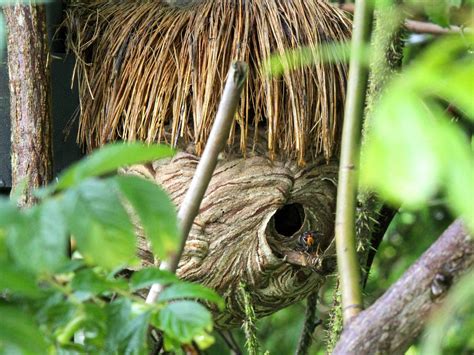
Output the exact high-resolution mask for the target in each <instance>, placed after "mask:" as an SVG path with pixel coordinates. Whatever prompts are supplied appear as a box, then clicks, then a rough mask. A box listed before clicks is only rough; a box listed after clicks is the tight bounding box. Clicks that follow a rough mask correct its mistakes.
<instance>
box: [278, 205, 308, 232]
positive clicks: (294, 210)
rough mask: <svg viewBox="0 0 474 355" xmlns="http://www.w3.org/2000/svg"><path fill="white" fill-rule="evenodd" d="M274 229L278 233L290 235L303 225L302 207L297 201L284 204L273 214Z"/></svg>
mask: <svg viewBox="0 0 474 355" xmlns="http://www.w3.org/2000/svg"><path fill="white" fill-rule="evenodd" d="M273 220H274V222H275V230H276V231H277V233H278V234H281V235H284V236H285V237H291V236H292V235H293V234H295V233H296V232H298V230H299V229H300V228H301V226H302V225H303V221H304V209H303V206H301V205H300V204H299V203H291V204H289V205H285V206H283V207H282V208H280V209H279V210H278V211H276V213H275V215H274V216H273Z"/></svg>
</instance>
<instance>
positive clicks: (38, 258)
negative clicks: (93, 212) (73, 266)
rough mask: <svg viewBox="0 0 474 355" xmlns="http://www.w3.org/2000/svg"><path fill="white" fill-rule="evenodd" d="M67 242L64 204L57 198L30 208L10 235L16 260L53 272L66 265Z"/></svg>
mask: <svg viewBox="0 0 474 355" xmlns="http://www.w3.org/2000/svg"><path fill="white" fill-rule="evenodd" d="M67 243H68V239H67V228H66V223H65V219H64V216H63V211H62V207H61V205H60V203H59V202H58V201H57V200H55V199H52V200H48V201H46V202H44V203H43V204H41V205H37V206H34V207H32V208H30V209H29V210H26V211H25V213H24V215H23V216H22V218H21V220H19V221H17V222H16V224H15V225H13V226H12V227H11V229H10V233H9V235H8V238H7V245H8V248H9V250H10V253H11V255H12V256H13V258H14V259H15V261H16V262H18V264H19V265H20V266H22V267H24V268H26V269H28V270H30V271H33V272H36V273H41V272H53V271H55V270H57V269H58V268H59V267H60V266H61V265H63V264H64V263H65V262H66V260H67Z"/></svg>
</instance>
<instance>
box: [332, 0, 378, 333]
mask: <svg viewBox="0 0 474 355" xmlns="http://www.w3.org/2000/svg"><path fill="white" fill-rule="evenodd" d="M371 3H372V1H370V0H367V1H366V0H356V3H355V13H354V24H353V35H352V44H351V53H352V55H351V60H350V66H349V80H348V84H347V98H346V105H345V113H344V126H343V130H342V142H341V158H340V165H339V183H338V188H337V206H336V224H335V238H336V250H337V264H338V270H339V275H340V279H341V291H342V309H343V319H344V324H347V322H348V321H349V320H350V319H351V318H352V317H353V316H355V315H357V314H358V313H359V312H360V311H361V309H362V292H361V283H360V279H361V276H360V265H359V261H358V257H357V251H356V237H355V208H356V195H357V186H358V176H357V170H358V164H359V154H360V141H361V131H362V118H363V114H364V103H365V95H366V89H367V81H368V80H367V79H368V71H369V70H368V67H367V66H366V65H365V64H364V62H363V61H362V58H361V55H359V54H357V53H358V52H359V51H360V48H363V46H366V45H367V44H368V43H369V42H370V35H371V31H372V24H373V21H372V20H373V7H372V4H371Z"/></svg>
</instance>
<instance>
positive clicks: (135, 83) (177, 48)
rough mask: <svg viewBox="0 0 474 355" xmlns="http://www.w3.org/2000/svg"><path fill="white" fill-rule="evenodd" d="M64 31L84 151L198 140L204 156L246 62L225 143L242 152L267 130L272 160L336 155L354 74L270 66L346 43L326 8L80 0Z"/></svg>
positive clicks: (276, 2)
mask: <svg viewBox="0 0 474 355" xmlns="http://www.w3.org/2000/svg"><path fill="white" fill-rule="evenodd" d="M67 26H68V28H69V39H68V42H69V47H70V48H71V49H72V50H73V52H74V53H75V54H76V55H77V66H76V74H77V77H78V79H79V85H80V97H81V104H80V105H81V118H80V131H79V141H80V142H81V143H83V144H84V145H85V146H86V148H87V149H92V148H95V147H97V146H100V145H102V144H104V143H106V142H107V141H110V140H117V139H123V140H135V139H140V140H143V141H146V142H166V143H170V144H173V145H177V144H178V142H183V143H194V145H195V151H196V153H197V154H200V152H201V151H202V149H203V146H204V144H205V142H206V139H207V137H208V135H209V132H210V129H211V126H212V122H213V120H214V116H215V113H216V110H217V106H218V102H219V99H220V93H221V92H222V89H223V85H224V82H225V75H226V73H227V70H228V69H229V66H230V64H231V62H232V61H234V60H243V61H245V62H247V63H248V64H249V80H248V82H247V84H246V87H245V88H244V92H243V95H242V101H241V105H240V109H239V112H238V114H237V115H236V119H235V124H234V127H233V129H232V133H231V136H230V137H229V144H231V143H233V141H234V139H236V137H238V138H237V139H239V140H240V141H239V144H240V148H241V150H242V153H243V155H244V156H245V155H246V153H247V149H251V147H252V145H253V146H255V144H256V143H257V142H256V140H257V137H258V134H257V132H259V128H261V127H263V128H264V129H265V132H266V133H265V135H266V139H265V140H266V141H267V148H268V151H269V155H270V157H272V158H274V157H276V156H278V155H283V156H286V157H291V158H296V159H297V160H298V162H299V163H300V164H304V162H305V161H307V160H308V159H310V160H312V159H313V158H315V157H316V156H318V155H320V154H324V156H325V157H326V158H329V157H330V156H331V155H332V154H333V153H334V152H335V150H336V149H337V145H338V144H337V143H338V140H339V133H340V128H341V118H342V112H343V102H344V96H345V84H346V67H345V66H344V65H342V64H331V65H328V64H321V63H319V64H314V65H313V66H311V67H306V68H300V69H297V70H293V71H291V72H288V73H286V74H284V75H283V76H282V77H279V78H271V77H268V76H267V75H266V74H265V73H264V71H263V68H262V64H263V63H264V61H265V60H266V59H267V58H269V56H270V55H271V54H273V53H281V54H282V53H284V52H285V51H286V50H288V49H291V48H297V47H299V46H303V45H307V46H311V47H313V48H315V51H314V52H315V53H317V52H318V50H322V49H320V46H319V45H320V44H321V43H327V42H332V41H340V40H345V39H347V37H348V36H349V35H350V23H349V21H348V20H347V19H346V17H345V16H344V15H343V14H342V12H340V11H339V10H338V9H336V8H333V7H332V6H331V5H329V4H327V3H326V2H324V1H319V0H253V1H252V0H209V1H206V0H203V1H197V2H196V1H195V2H194V3H193V4H192V5H191V6H188V7H185V8H178V7H172V6H169V5H168V4H167V3H166V2H164V1H160V0H155V1H110V0H96V1H90V2H83V3H78V2H73V3H72V4H71V6H70V8H69V10H68V20H67ZM318 46H319V47H318ZM318 48H319V49H318ZM260 130H261V129H260ZM248 147H250V148H248Z"/></svg>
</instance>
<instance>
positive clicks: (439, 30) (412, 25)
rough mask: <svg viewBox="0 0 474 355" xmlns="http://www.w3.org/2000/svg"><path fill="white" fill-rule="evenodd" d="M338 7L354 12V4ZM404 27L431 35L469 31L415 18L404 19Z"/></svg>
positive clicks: (410, 30)
mask: <svg viewBox="0 0 474 355" xmlns="http://www.w3.org/2000/svg"><path fill="white" fill-rule="evenodd" d="M339 8H340V9H342V10H344V11H347V12H349V13H354V4H340V5H339ZM404 26H405V28H406V29H407V30H408V31H409V32H413V33H426V34H432V35H444V34H447V33H460V32H463V31H468V32H471V30H470V29H464V28H461V27H459V26H449V27H441V26H439V25H436V24H434V23H431V22H422V21H415V20H405V22H404Z"/></svg>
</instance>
